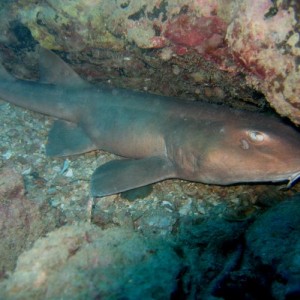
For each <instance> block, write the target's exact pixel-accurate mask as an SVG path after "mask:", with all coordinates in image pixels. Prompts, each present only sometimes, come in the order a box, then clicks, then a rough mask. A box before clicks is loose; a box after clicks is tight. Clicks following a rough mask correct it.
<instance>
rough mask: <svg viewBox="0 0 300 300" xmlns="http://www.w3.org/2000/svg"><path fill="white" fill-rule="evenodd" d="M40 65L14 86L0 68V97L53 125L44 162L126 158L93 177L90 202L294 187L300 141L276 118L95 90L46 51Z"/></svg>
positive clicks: (299, 162)
mask: <svg viewBox="0 0 300 300" xmlns="http://www.w3.org/2000/svg"><path fill="white" fill-rule="evenodd" d="M40 62H41V70H42V71H41V74H43V77H42V79H41V81H39V82H28V81H23V80H18V79H15V78H13V77H11V76H10V75H9V74H8V73H7V72H6V71H5V70H4V69H3V68H2V70H1V74H0V97H1V98H2V99H4V100H6V101H8V102H11V103H13V104H16V105H18V106H22V107H24V108H27V109H30V110H33V111H36V112H40V113H43V114H46V115H50V116H53V117H56V118H57V119H58V120H57V121H55V123H54V125H53V127H52V129H51V131H50V133H49V139H48V144H47V149H46V153H47V154H48V155H49V156H67V155H74V154H80V153H84V152H88V151H92V150H96V149H102V150H105V151H108V152H111V153H114V154H117V155H119V156H122V157H125V158H126V159H120V160H113V161H111V162H108V163H106V164H104V165H102V166H100V167H98V168H97V169H96V170H95V172H94V174H93V175H92V179H91V193H92V196H94V197H102V196H106V195H111V194H115V193H119V192H122V191H126V190H129V189H133V188H137V187H140V186H144V185H147V184H150V183H154V182H158V181H161V180H164V179H167V178H181V179H185V180H190V181H197V182H203V183H208V184H219V185H228V184H233V183H242V182H267V181H268V182H277V181H285V180H288V181H289V183H290V184H291V183H292V182H293V181H295V180H296V179H297V178H298V177H300V134H299V132H298V131H297V130H296V129H294V128H292V127H290V126H288V125H286V124H284V123H282V122H281V121H280V120H279V119H277V118H275V117H270V116H265V115H262V114H260V113H253V112H246V111H241V110H234V109H230V108H226V107H224V106H216V105H209V104H201V103H199V102H191V101H182V100H176V99H170V98H168V97H163V96H157V95H149V94H145V93H142V92H134V91H128V90H123V89H119V90H116V89H111V88H106V87H96V86H92V85H90V84H88V83H86V82H84V81H83V80H82V79H81V78H80V77H79V76H78V75H77V74H76V73H75V72H74V71H73V70H72V69H71V68H70V67H69V66H68V65H67V64H66V63H65V62H63V61H62V60H61V59H60V58H58V57H57V56H56V55H55V54H54V53H52V52H49V51H46V50H41V59H40ZM53 75H55V76H53ZM43 80H46V81H47V83H42V81H43Z"/></svg>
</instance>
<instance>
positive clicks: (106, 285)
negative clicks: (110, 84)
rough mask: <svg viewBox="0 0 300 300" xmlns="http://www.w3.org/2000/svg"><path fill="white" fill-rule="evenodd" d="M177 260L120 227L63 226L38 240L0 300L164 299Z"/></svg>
mask: <svg viewBox="0 0 300 300" xmlns="http://www.w3.org/2000/svg"><path fill="white" fill-rule="evenodd" d="M180 266H181V259H180V258H179V257H178V256H177V254H176V253H175V251H174V250H173V249H172V245H171V244H170V243H168V242H167V241H162V240H159V239H157V240H155V239H152V240H148V239H146V238H144V237H142V236H141V235H140V234H138V233H136V232H134V231H132V230H130V229H122V228H109V229H106V230H101V229H100V228H99V227H96V226H94V225H90V224H87V223H80V224H77V225H72V226H65V227H62V228H60V229H59V230H57V231H53V232H52V233H50V234H49V235H48V237H46V238H43V239H40V240H38V241H37V242H36V243H35V244H34V246H33V248H32V249H31V250H29V251H27V252H24V253H23V254H22V255H21V256H20V257H19V260H18V264H17V267H16V270H15V272H14V273H13V274H12V276H11V277H10V278H9V279H8V280H6V281H3V282H2V284H1V285H0V295H1V296H2V297H4V298H5V299H7V300H8V299H15V300H16V299H22V300H25V299H169V298H170V296H171V294H172V292H174V290H175V287H176V277H177V275H178V272H179V270H180Z"/></svg>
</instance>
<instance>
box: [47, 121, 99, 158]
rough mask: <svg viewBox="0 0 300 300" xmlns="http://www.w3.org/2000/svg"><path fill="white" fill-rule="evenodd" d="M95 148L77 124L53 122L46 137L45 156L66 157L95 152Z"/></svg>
mask: <svg viewBox="0 0 300 300" xmlns="http://www.w3.org/2000/svg"><path fill="white" fill-rule="evenodd" d="M95 149H96V146H95V145H94V143H93V142H92V141H91V140H90V138H89V137H88V135H87V134H86V133H85V131H84V130H83V129H82V128H81V127H80V126H78V125H77V124H74V123H70V122H65V121H60V120H59V121H55V122H54V124H53V127H52V128H51V130H50V132H49V136H48V144H47V147H46V154H47V155H48V156H66V155H74V154H80V153H85V152H88V151H92V150H95Z"/></svg>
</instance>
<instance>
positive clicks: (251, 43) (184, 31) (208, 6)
mask: <svg viewBox="0 0 300 300" xmlns="http://www.w3.org/2000/svg"><path fill="white" fill-rule="evenodd" d="M3 7H4V8H3V9H2V15H3V16H5V17H4V18H2V19H1V22H0V27H1V28H2V31H4V32H5V33H6V34H5V35H4V37H2V53H3V57H4V59H5V60H9V61H10V64H11V66H10V67H11V69H12V70H14V69H15V73H18V74H19V75H21V76H22V75H24V72H25V77H26V71H24V70H23V71H22V70H20V67H19V64H18V58H17V57H19V62H20V61H23V62H24V63H25V64H27V66H28V65H30V61H31V56H30V54H28V49H29V48H32V46H33V45H34V43H35V42H39V43H40V44H41V45H42V46H44V47H46V48H49V49H53V50H59V51H61V54H62V55H64V57H65V58H66V59H67V60H68V61H69V62H70V63H71V64H72V65H73V67H74V68H75V69H76V70H77V72H79V73H80V74H81V75H82V76H83V77H85V78H86V79H87V80H91V81H94V82H103V81H108V82H109V83H112V84H114V85H116V86H124V87H129V88H135V89H142V90H143V89H144V90H149V91H152V92H157V93H161V94H165V95H175V96H181V97H185V98H189V99H203V98H205V99H206V100H208V101H217V102H228V103H230V104H232V105H237V106H238V105H240V106H245V105H246V104H249V105H251V104H255V105H257V106H259V107H262V106H263V104H264V102H263V100H262V94H260V93H257V92H256V91H258V92H261V93H263V94H264V95H265V96H266V98H267V101H268V102H269V103H270V104H271V106H273V107H274V108H275V109H276V110H277V111H278V112H279V113H280V114H281V115H282V116H288V117H289V118H290V119H291V120H292V121H294V122H295V123H296V124H299V123H300V112H299V105H300V104H299V102H300V101H299V86H300V75H299V55H300V53H299V22H298V21H299V14H300V8H299V3H298V2H297V1H296V0H293V1H270V0H263V1H260V0H255V1H250V0H247V1H216V0H210V1H208V0H205V1H204V0H193V1H188V0H169V1H167V0H163V1H157V0H147V1H146V0H131V1H130V0H118V1H103V0H92V1H83V0H73V1H68V2H62V1H58V0H48V1H16V0H15V1H10V2H8V3H7V4H6V5H3ZM26 30H27V31H28V32H27V31H26ZM30 35H32V37H33V39H32V42H31V44H30V42H28V38H29V36H30ZM24 40H27V44H26V43H25V42H24ZM34 40H35V42H34ZM66 54H68V55H66ZM22 56H23V59H20V57H22ZM13 57H14V58H13ZM14 61H15V64H17V65H18V66H15V67H14ZM22 72H23V73H22ZM27 77H32V74H31V75H28V74H27ZM241 101H242V104H241ZM239 103H240V104H239ZM246 106H247V105H246Z"/></svg>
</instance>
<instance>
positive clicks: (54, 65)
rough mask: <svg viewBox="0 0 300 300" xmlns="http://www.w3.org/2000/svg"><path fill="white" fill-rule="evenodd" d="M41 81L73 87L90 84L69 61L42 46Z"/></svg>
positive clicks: (40, 52)
mask: <svg viewBox="0 0 300 300" xmlns="http://www.w3.org/2000/svg"><path fill="white" fill-rule="evenodd" d="M39 54H40V58H39V63H40V76H41V81H42V82H45V83H52V84H57V85H65V86H72V87H82V86H89V83H88V82H86V81H84V80H83V79H82V78H81V77H80V76H79V75H78V74H77V73H76V72H75V71H74V70H73V69H72V68H71V67H70V66H69V65H68V64H67V63H65V62H64V61H63V60H62V59H61V58H60V57H59V56H58V55H56V54H55V53H53V52H52V51H50V50H47V49H45V48H42V47H40V49H39Z"/></svg>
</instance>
